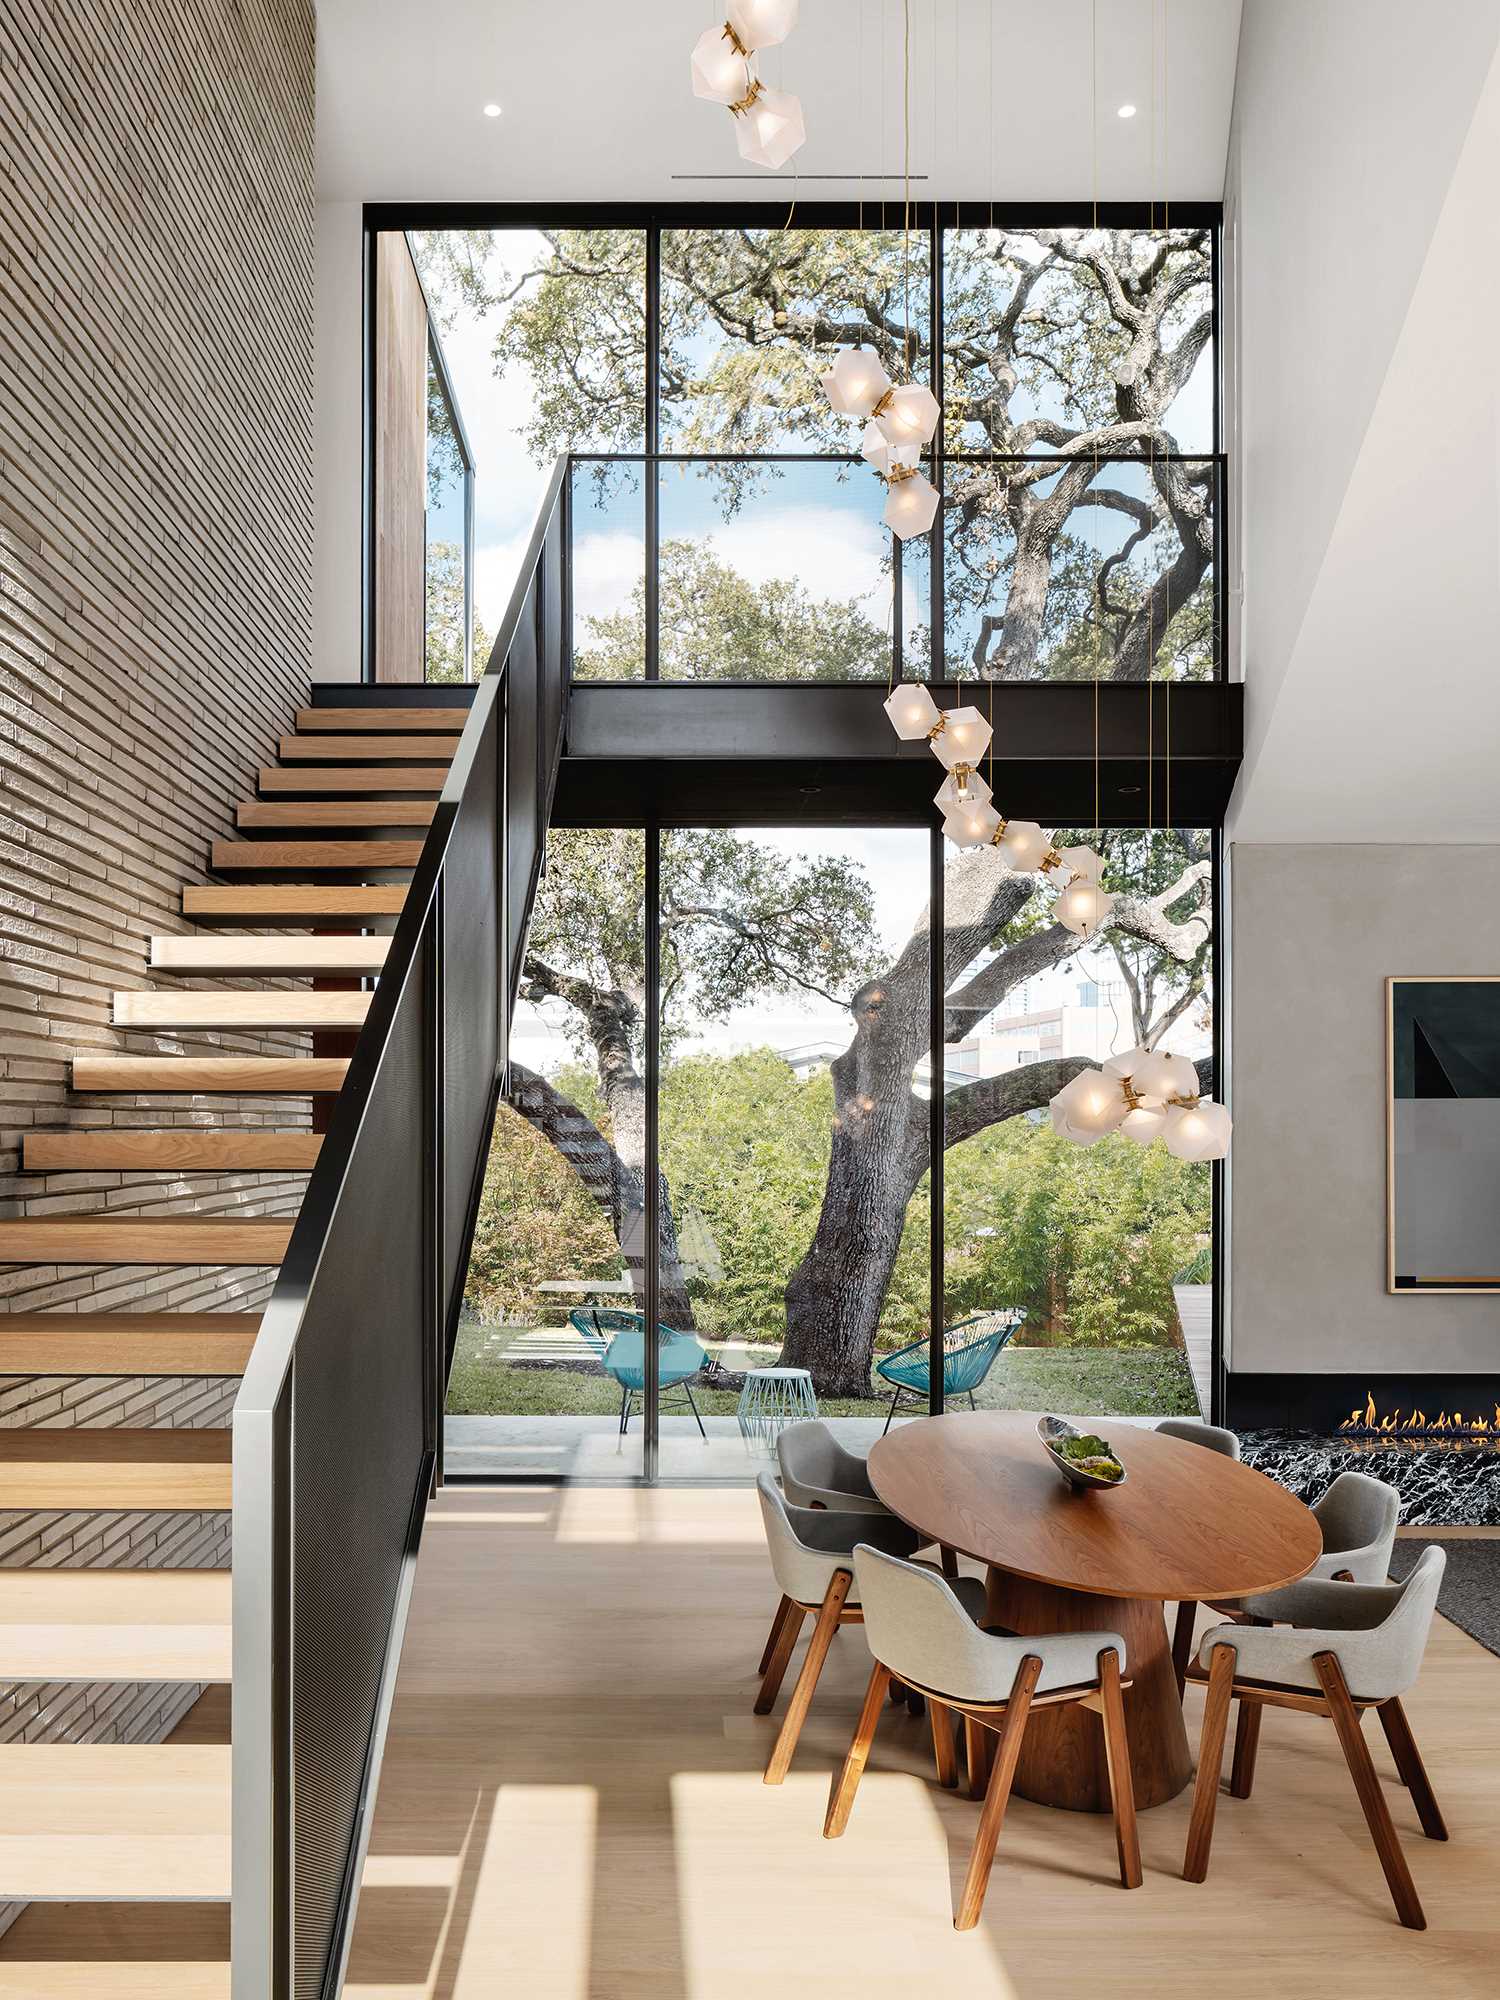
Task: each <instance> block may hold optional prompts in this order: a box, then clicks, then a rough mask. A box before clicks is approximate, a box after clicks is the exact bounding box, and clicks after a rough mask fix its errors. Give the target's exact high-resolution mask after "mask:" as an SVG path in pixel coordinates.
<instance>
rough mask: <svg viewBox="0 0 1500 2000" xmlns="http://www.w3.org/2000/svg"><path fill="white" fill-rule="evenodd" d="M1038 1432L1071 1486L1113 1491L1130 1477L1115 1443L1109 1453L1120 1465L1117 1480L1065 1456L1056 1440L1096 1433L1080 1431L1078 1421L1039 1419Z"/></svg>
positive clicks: (1047, 1451) (1046, 1449)
mask: <svg viewBox="0 0 1500 2000" xmlns="http://www.w3.org/2000/svg"><path fill="white" fill-rule="evenodd" d="M1036 1434H1037V1436H1038V1437H1039V1438H1040V1439H1041V1442H1042V1449H1043V1450H1044V1451H1045V1452H1046V1454H1047V1456H1048V1458H1050V1459H1051V1461H1052V1463H1053V1464H1054V1465H1055V1466H1056V1467H1057V1469H1058V1471H1059V1472H1060V1473H1061V1474H1062V1476H1063V1478H1064V1479H1066V1480H1067V1482H1068V1484H1069V1485H1070V1486H1077V1487H1079V1488H1081V1489H1082V1490H1083V1491H1085V1492H1089V1493H1113V1492H1114V1491H1115V1490H1116V1488H1117V1487H1121V1486H1123V1485H1124V1484H1125V1482H1126V1480H1127V1479H1128V1478H1129V1477H1130V1474H1129V1473H1128V1472H1127V1471H1126V1469H1125V1467H1124V1464H1123V1463H1122V1462H1121V1460H1120V1457H1119V1454H1118V1453H1117V1452H1116V1451H1115V1449H1114V1446H1113V1445H1111V1446H1110V1455H1111V1457H1112V1458H1114V1460H1115V1463H1116V1464H1117V1465H1119V1467H1120V1476H1119V1478H1118V1479H1101V1478H1100V1477H1099V1475H1098V1474H1097V1473H1096V1472H1088V1471H1086V1470H1085V1469H1084V1468H1083V1467H1082V1466H1079V1465H1075V1464H1074V1463H1073V1461H1072V1460H1071V1459H1070V1458H1065V1457H1064V1456H1063V1454H1062V1453H1061V1452H1060V1451H1059V1450H1058V1449H1057V1446H1056V1443H1055V1440H1056V1439H1058V1438H1070V1437H1075V1438H1076V1437H1086V1436H1089V1435H1096V1434H1091V1433H1089V1432H1086V1431H1083V1430H1081V1429H1080V1428H1079V1426H1078V1425H1077V1424H1070V1423H1069V1422H1068V1420H1067V1418H1066V1417H1042V1418H1040V1419H1039V1421H1038V1423H1037V1427H1036Z"/></svg>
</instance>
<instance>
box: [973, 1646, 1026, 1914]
mask: <svg viewBox="0 0 1500 2000" xmlns="http://www.w3.org/2000/svg"><path fill="white" fill-rule="evenodd" d="M1041 1671H1042V1663H1041V1661H1040V1660H1039V1659H1038V1658H1037V1656H1036V1654H1035V1653H1028V1654H1027V1655H1026V1657H1025V1659H1023V1660H1022V1662H1021V1667H1020V1671H1019V1673H1017V1675H1016V1682H1015V1686H1014V1687H1013V1688H1012V1689H1011V1691H1010V1700H1009V1701H1008V1702H1007V1703H1006V1705H1005V1717H1004V1720H1003V1721H1002V1723H1001V1725H1000V1741H999V1742H998V1743H997V1744H996V1746H995V1761H994V1763H993V1765H992V1766H991V1767H990V1781H989V1784H988V1785H987V1786H986V1787H985V1793H984V1805H983V1807H982V1809H981V1811H980V1814H979V1830H978V1832H977V1833H976V1834H975V1835H974V1852H973V1853H972V1854H971V1855H970V1856H969V1872H968V1874H967V1875H966V1876H965V1877H964V1886H963V1894H962V1895H961V1896H960V1897H959V1902H958V1914H957V1916H955V1917H954V1919H953V1928H954V1929H955V1930H956V1931H971V1930H973V1928H974V1926H975V1924H977V1923H978V1922H979V1913H980V1911H981V1910H982V1909H983V1908H984V1893H985V1891H986V1889H988V1887H989V1886H990V1869H991V1868H992V1867H993V1866H994V1861H995V1849H996V1847H997V1846H998V1845H999V1843H1000V1828H1001V1827H1002V1825H1003V1824H1004V1822H1005V1808H1006V1805H1007V1803H1008V1801H1009V1799H1010V1787H1011V1781H1012V1779H1013V1778H1014V1777H1015V1775H1016V1764H1017V1762H1018V1761H1019V1759H1020V1755H1021V1738H1022V1736H1023V1735H1024V1734H1025V1732H1026V1717H1027V1715H1028V1714H1029V1713H1030V1710H1031V1696H1032V1693H1033V1691H1034V1689H1035V1687H1036V1684H1037V1677H1038V1676H1039V1675H1040V1673H1041Z"/></svg>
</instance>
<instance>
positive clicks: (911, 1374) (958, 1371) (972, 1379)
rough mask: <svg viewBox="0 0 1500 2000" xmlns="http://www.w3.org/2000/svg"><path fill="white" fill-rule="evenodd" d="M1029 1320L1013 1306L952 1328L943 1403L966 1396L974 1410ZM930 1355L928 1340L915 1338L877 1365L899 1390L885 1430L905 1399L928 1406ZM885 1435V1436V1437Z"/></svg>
mask: <svg viewBox="0 0 1500 2000" xmlns="http://www.w3.org/2000/svg"><path fill="white" fill-rule="evenodd" d="M1025 1318H1026V1310H1025V1308H1024V1307H1023V1306H1012V1307H1009V1308H1007V1310H1006V1311H1004V1312H987V1313H975V1314H974V1315H973V1317H972V1318H970V1319H961V1320H960V1321H959V1322H958V1324H957V1326H950V1327H948V1328H947V1329H946V1330H945V1331H944V1334H943V1402H944V1404H945V1405H946V1404H947V1401H948V1398H949V1397H950V1396H967V1397H968V1399H969V1408H970V1409H971V1410H972V1409H976V1408H977V1407H978V1405H977V1404H976V1403H975V1401H974V1391H975V1390H976V1389H977V1388H978V1387H979V1385H980V1383H981V1382H982V1381H983V1380H984V1378H985V1376H986V1375H988V1374H989V1372H990V1370H991V1369H992V1368H993V1367H994V1365H995V1356H996V1355H997V1354H998V1353H999V1352H1000V1350H1001V1348H1002V1347H1004V1346H1005V1345H1006V1343H1007V1342H1008V1341H1009V1340H1010V1339H1011V1337H1012V1335H1013V1334H1014V1333H1015V1331H1016V1329H1017V1328H1018V1327H1019V1326H1020V1325H1021V1323H1022V1321H1023V1320H1024V1319H1025ZM931 1358H932V1357H931V1352H930V1349H929V1347H928V1343H927V1342H926V1341H925V1340H914V1341H913V1342H912V1344H911V1346H910V1347H901V1348H898V1349H897V1350H896V1352H895V1353H894V1354H888V1355H887V1356H886V1358H885V1360H884V1361H877V1362H876V1364H875V1373H876V1374H877V1375H881V1376H883V1377H884V1378H885V1380H886V1381H887V1382H889V1383H890V1384H891V1385H892V1387H893V1388H894V1389H895V1392H896V1393H895V1395H894V1396H892V1398H891V1407H890V1408H889V1410H887V1411H886V1416H885V1428H886V1430H889V1429H890V1427H891V1418H892V1417H894V1416H895V1414H896V1406H897V1405H898V1404H899V1402H900V1401H901V1398H902V1397H903V1396H919V1397H920V1398H921V1399H922V1401H923V1402H924V1403H925V1402H926V1401H927V1400H928V1398H929V1396H930V1394H931V1390H932V1369H931ZM881 1435H882V1436H884V1432H882V1433H881Z"/></svg>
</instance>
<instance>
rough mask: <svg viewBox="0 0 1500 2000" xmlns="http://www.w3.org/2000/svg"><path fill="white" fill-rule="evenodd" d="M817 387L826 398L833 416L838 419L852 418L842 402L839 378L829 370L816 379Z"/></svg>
mask: <svg viewBox="0 0 1500 2000" xmlns="http://www.w3.org/2000/svg"><path fill="white" fill-rule="evenodd" d="M818 387H819V388H820V389H821V390H822V391H823V394H824V395H825V396H826V397H827V398H828V407H829V408H830V409H831V410H832V411H833V412H834V413H835V415H837V416H840V417H852V416H853V415H854V412H853V410H851V409H850V408H849V406H848V405H847V403H845V401H844V394H843V391H842V390H841V389H840V388H839V378H838V376H837V375H835V374H834V372H833V370H832V369H831V368H830V369H829V370H828V372H827V373H826V374H825V375H820V376H819V377H818Z"/></svg>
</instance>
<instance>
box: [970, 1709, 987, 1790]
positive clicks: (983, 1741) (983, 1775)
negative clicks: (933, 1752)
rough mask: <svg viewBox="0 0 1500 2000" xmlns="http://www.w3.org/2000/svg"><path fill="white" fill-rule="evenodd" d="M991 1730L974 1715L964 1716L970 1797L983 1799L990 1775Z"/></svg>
mask: <svg viewBox="0 0 1500 2000" xmlns="http://www.w3.org/2000/svg"><path fill="white" fill-rule="evenodd" d="M989 1737H990V1732H989V1731H988V1730H987V1729H986V1728H985V1726H984V1724H983V1723H982V1722H978V1721H976V1720H975V1718H974V1717H973V1716H972V1715H966V1716H965V1717H964V1763H965V1764H966V1765H967V1766H968V1771H969V1797H970V1798H971V1799H982V1798H983V1797H984V1788H985V1786H986V1785H987V1784H988V1782H989V1776H990V1753H989V1747H988V1746H989Z"/></svg>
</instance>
